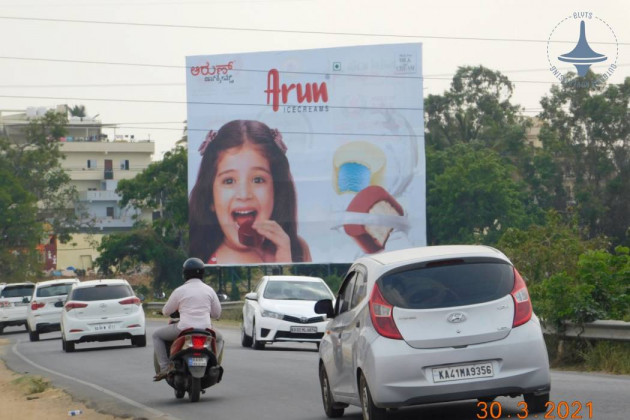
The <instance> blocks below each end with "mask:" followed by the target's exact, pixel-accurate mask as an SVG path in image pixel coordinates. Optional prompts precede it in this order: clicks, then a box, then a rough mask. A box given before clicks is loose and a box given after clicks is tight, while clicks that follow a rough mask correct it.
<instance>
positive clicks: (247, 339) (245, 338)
mask: <svg viewBox="0 0 630 420" xmlns="http://www.w3.org/2000/svg"><path fill="white" fill-rule="evenodd" d="M241 345H242V346H243V347H251V345H252V337H251V336H250V335H247V333H246V332H245V324H242V325H241Z"/></svg>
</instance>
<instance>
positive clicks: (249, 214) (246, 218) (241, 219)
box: [232, 210, 258, 227]
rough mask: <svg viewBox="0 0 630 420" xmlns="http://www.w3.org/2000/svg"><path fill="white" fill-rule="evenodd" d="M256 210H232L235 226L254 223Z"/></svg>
mask: <svg viewBox="0 0 630 420" xmlns="http://www.w3.org/2000/svg"><path fill="white" fill-rule="evenodd" d="M257 214H258V212H257V211H256V210H235V211H233V212H232V217H233V218H234V221H235V222H236V225H237V227H241V226H243V225H250V226H251V224H252V223H254V221H255V220H256V215H257Z"/></svg>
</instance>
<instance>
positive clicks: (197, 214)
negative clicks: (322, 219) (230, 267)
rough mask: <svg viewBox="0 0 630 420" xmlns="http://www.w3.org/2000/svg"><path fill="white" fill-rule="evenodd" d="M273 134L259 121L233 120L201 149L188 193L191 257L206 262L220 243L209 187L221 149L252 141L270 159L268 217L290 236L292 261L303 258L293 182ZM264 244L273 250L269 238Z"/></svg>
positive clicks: (220, 234)
mask: <svg viewBox="0 0 630 420" xmlns="http://www.w3.org/2000/svg"><path fill="white" fill-rule="evenodd" d="M274 134H275V133H274V131H273V130H271V129H270V128H269V127H268V126H267V125H265V124H264V123H261V122H259V121H251V120H234V121H230V122H229V123H227V124H225V125H224V126H223V127H221V128H220V129H219V131H218V133H217V134H216V137H215V138H214V139H212V141H210V143H209V144H208V145H207V147H206V148H205V150H204V151H203V157H202V159H201V165H200V166H199V173H198V175H197V182H196V183H195V186H194V187H193V189H192V192H191V193H190V200H189V213H188V221H189V224H190V257H197V258H201V259H202V260H203V261H204V262H206V263H207V262H208V259H209V258H210V256H211V255H212V254H214V252H215V251H216V250H217V248H218V247H219V245H221V243H222V242H223V239H224V235H223V231H222V230H221V226H220V225H219V221H218V219H217V215H216V213H215V212H214V211H212V210H211V207H212V204H213V190H212V187H213V184H214V179H215V177H216V175H217V166H218V160H219V158H220V157H221V154H222V153H223V152H224V151H226V150H228V149H231V148H234V147H241V146H243V145H244V144H246V143H251V144H253V145H256V146H258V147H259V148H260V150H261V151H262V153H263V155H264V156H265V157H266V158H267V160H268V161H269V167H270V169H271V176H272V178H273V190H274V199H273V210H272V213H271V219H272V220H275V221H276V222H277V223H278V224H279V225H280V226H281V227H282V229H284V231H285V232H286V233H287V235H289V238H290V239H291V255H292V258H293V262H302V261H304V249H302V244H301V241H300V239H299V238H298V235H297V198H296V192H295V185H294V183H293V177H292V175H291V170H290V168H289V161H288V159H287V157H286V155H285V153H284V151H283V150H281V149H280V147H279V146H278V144H277V143H276V142H275V141H274ZM190 152H191V150H190V149H189V153H190ZM263 247H265V248H266V250H267V251H269V252H271V253H274V252H275V245H274V244H272V243H271V242H269V241H265V242H264V244H263Z"/></svg>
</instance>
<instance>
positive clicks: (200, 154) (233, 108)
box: [186, 43, 426, 265]
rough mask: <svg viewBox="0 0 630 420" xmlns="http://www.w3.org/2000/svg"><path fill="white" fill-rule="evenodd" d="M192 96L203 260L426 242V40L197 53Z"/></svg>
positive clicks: (198, 241)
mask: <svg viewBox="0 0 630 420" xmlns="http://www.w3.org/2000/svg"><path fill="white" fill-rule="evenodd" d="M186 89H187V101H188V121H187V122H188V193H189V223H190V255H191V256H195V257H199V258H201V259H202V260H204V261H206V262H207V263H210V264H219V265H250V264H251V265H259V264H266V263H273V264H290V263H349V262H352V261H353V260H354V259H356V258H357V257H359V256H361V255H364V254H372V253H377V252H382V251H384V250H394V249H402V248H408V247H410V246H423V245H426V211H425V208H426V203H425V157H424V116H423V101H422V47H421V44H418V43H412V44H391V45H373V46H357V47H342V48H326V49H314V50H302V51H277V52H260V53H242V54H224V55H210V56H191V57H187V59H186Z"/></svg>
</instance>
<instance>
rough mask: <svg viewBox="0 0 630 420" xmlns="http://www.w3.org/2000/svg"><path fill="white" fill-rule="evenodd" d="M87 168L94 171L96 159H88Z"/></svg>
mask: <svg viewBox="0 0 630 420" xmlns="http://www.w3.org/2000/svg"><path fill="white" fill-rule="evenodd" d="M87 167H88V169H96V159H88V161H87Z"/></svg>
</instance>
